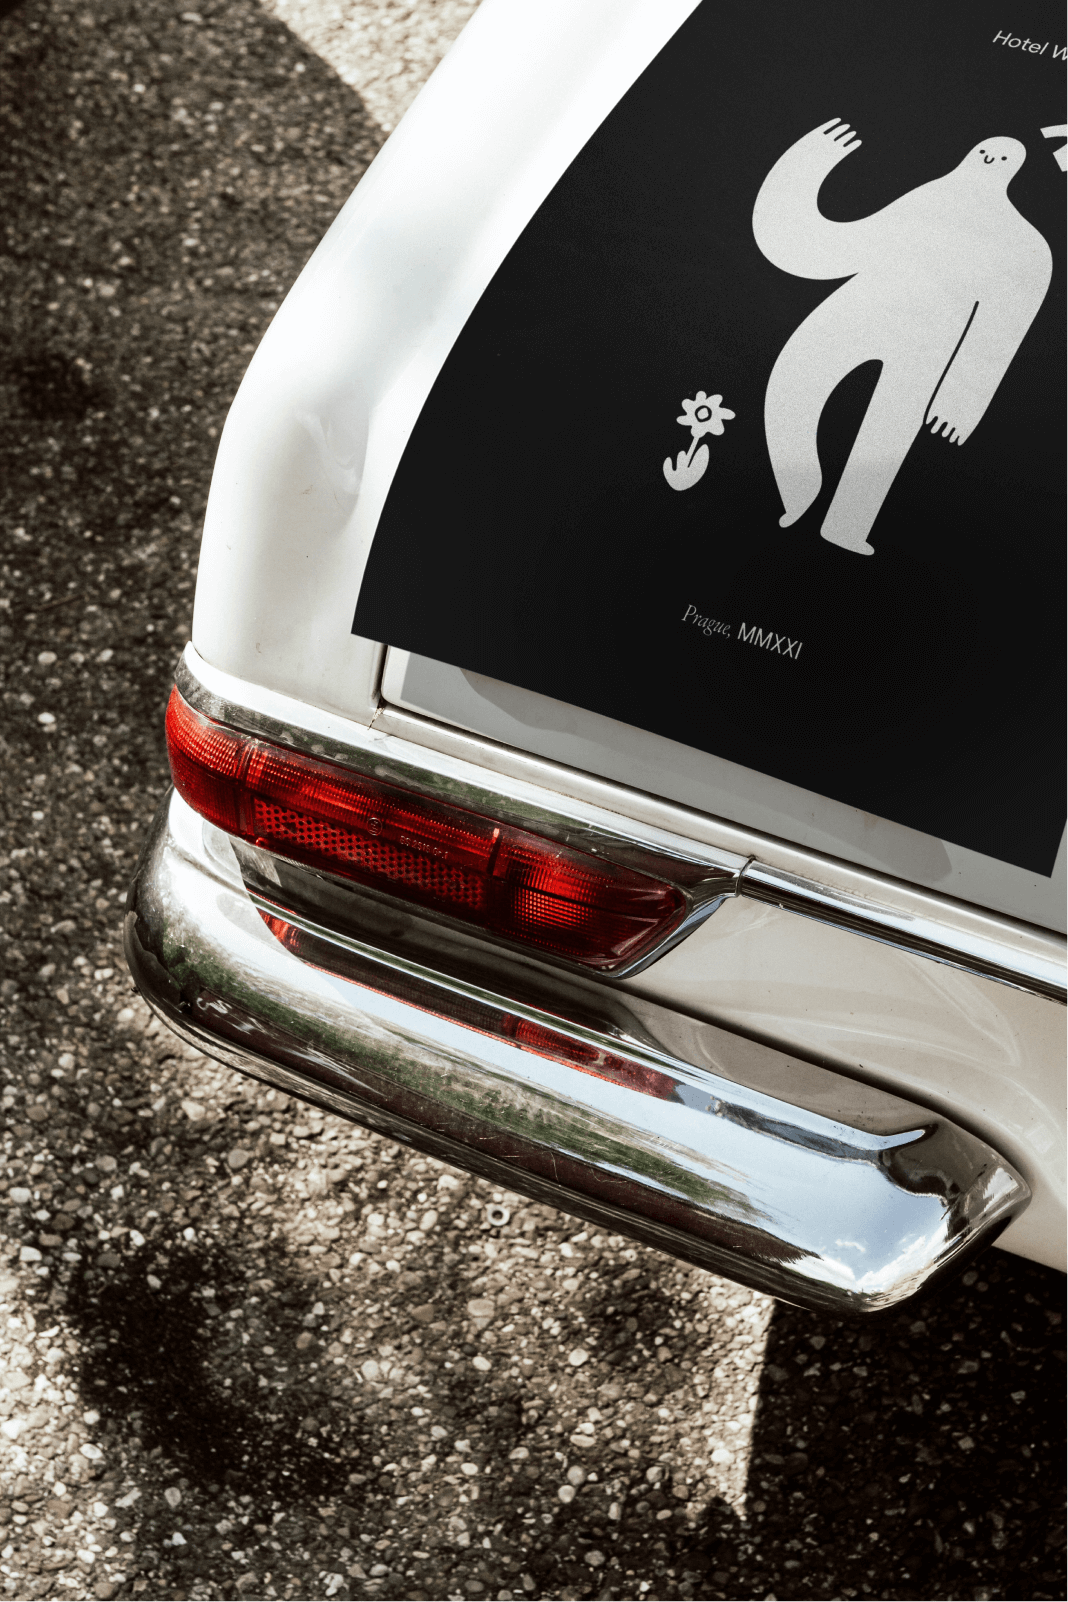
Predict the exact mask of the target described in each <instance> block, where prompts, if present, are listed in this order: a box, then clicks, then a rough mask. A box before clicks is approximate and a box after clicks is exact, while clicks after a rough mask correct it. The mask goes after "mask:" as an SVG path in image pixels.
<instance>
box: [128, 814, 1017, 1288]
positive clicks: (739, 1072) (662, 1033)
mask: <svg viewBox="0 0 1068 1602" xmlns="http://www.w3.org/2000/svg"><path fill="white" fill-rule="evenodd" d="M126 948H127V957H128V960H129V963H130V967H131V970H132V972H133V975H134V978H135V980H136V981H137V984H138V986H139V988H140V989H141V991H142V993H143V994H144V995H145V996H146V998H147V999H148V1001H149V1002H150V1003H151V1004H152V1006H153V1007H155V1008H156V1009H157V1011H159V1012H160V1013H161V1014H162V1015H163V1016H164V1017H165V1018H166V1019H167V1021H168V1022H169V1023H170V1024H171V1025H172V1026H173V1027H174V1028H176V1029H177V1030H178V1031H179V1032H180V1033H181V1034H183V1035H184V1036H185V1037H186V1038H187V1039H188V1040H190V1041H192V1042H194V1043H195V1044H196V1045H197V1046H198V1047H199V1048H200V1049H201V1050H203V1051H206V1052H209V1053H210V1054H211V1055H213V1056H215V1057H218V1058H220V1059H221V1060H222V1061H224V1062H227V1063H229V1064H230V1065H232V1066H233V1067H235V1068H238V1069H240V1070H242V1071H243V1072H246V1073H249V1074H252V1075H254V1076H256V1077H258V1078H260V1079H264V1080H267V1081H269V1082H270V1083H272V1084H276V1085H279V1086H281V1087H282V1088H284V1089H285V1090H287V1091H289V1092H291V1093H293V1094H296V1095H298V1096H301V1097H303V1098H305V1099H306V1100H308V1101H312V1102H315V1103H317V1104H318V1105H320V1106H322V1107H325V1108H328V1109H330V1110H331V1111H334V1112H336V1113H339V1114H341V1115H342V1116H344V1117H347V1118H351V1119H354V1120H355V1121H357V1122H359V1123H362V1124H366V1125H368V1126H369V1127H370V1128H372V1129H376V1130H379V1131H381V1132H383V1133H387V1134H389V1135H390V1136H391V1137H393V1138H394V1139H398V1140H402V1141H404V1142H406V1143H408V1144H410V1145H413V1146H416V1147H418V1148H420V1149H422V1150H425V1151H428V1152H431V1153H432V1154H434V1155H436V1156H439V1157H441V1158H443V1159H445V1160H446V1161H448V1162H452V1163H455V1164H457V1165H458V1166H461V1167H465V1168H469V1169H471V1170H473V1171H474V1172H476V1173H481V1174H483V1175H486V1176H487V1177H490V1178H492V1179H494V1180H497V1181H499V1182H502V1183H504V1184H506V1185H507V1186H509V1187H510V1188H512V1189H515V1190H520V1191H524V1192H526V1193H528V1194H531V1195H534V1196H537V1197H539V1198H540V1199H543V1200H547V1201H551V1202H552V1203H554V1204H555V1205H557V1206H559V1207H561V1208H563V1209H564V1210H565V1211H568V1212H572V1213H576V1214H578V1215H579V1216H580V1217H584V1218H587V1219H591V1220H593V1221H594V1222H597V1223H600V1224H602V1225H606V1226H608V1227H610V1228H612V1229H616V1230H619V1231H621V1232H623V1233H626V1234H629V1235H631V1236H633V1237H634V1238H636V1239H639V1240H642V1241H645V1242H647V1243H649V1244H651V1245H653V1246H657V1247H659V1248H661V1249H662V1250H664V1251H667V1252H670V1253H672V1254H674V1255H675V1256H678V1257H681V1258H684V1259H686V1260H688V1261H690V1262H693V1263H696V1264H698V1265H700V1266H702V1267H704V1268H709V1269H713V1270H715V1271H717V1272H719V1273H723V1274H726V1275H728V1276H730V1277H732V1278H735V1279H738V1280H741V1281H743V1282H745V1283H747V1284H750V1285H754V1286H756V1287H757V1288H759V1289H761V1290H765V1291H769V1292H771V1293H772V1294H774V1295H777V1296H781V1297H783V1298H785V1299H786V1300H787V1301H792V1302H796V1303H799V1304H801V1305H805V1306H810V1307H828V1308H833V1309H835V1310H838V1311H841V1312H847V1311H853V1312H874V1311H878V1310H879V1309H881V1308H885V1307H889V1306H892V1305H894V1304H896V1303H898V1302H901V1301H902V1300H904V1299H906V1298H908V1297H910V1296H913V1295H915V1294H916V1293H918V1292H919V1291H920V1290H922V1289H923V1288H924V1287H925V1286H928V1285H929V1284H930V1283H931V1282H932V1281H933V1280H934V1279H935V1278H937V1277H941V1276H943V1275H944V1274H945V1273H947V1272H948V1271H949V1270H950V1269H951V1268H955V1267H957V1266H959V1265H960V1263H961V1261H962V1259H963V1258H964V1257H966V1256H969V1255H971V1254H972V1253H973V1252H974V1251H975V1250H976V1249H977V1248H978V1247H979V1246H980V1245H981V1244H983V1243H985V1242H987V1241H989V1240H990V1239H991V1238H992V1237H993V1236H994V1235H995V1234H996V1233H998V1232H999V1231H1000V1230H1001V1229H1002V1228H1003V1227H1004V1226H1005V1224H1007V1223H1008V1222H1009V1220H1010V1219H1011V1218H1012V1217H1013V1216H1014V1215H1015V1214H1016V1213H1018V1212H1020V1211H1021V1210H1022V1208H1023V1207H1025V1206H1026V1204H1027V1202H1028V1200H1029V1196H1030V1192H1029V1191H1028V1188H1027V1186H1026V1184H1025V1183H1024V1181H1023V1180H1022V1179H1021V1178H1020V1176H1019V1175H1018V1174H1017V1173H1016V1172H1015V1170H1014V1169H1013V1168H1012V1167H1011V1166H1010V1165H1009V1164H1008V1163H1007V1162H1005V1161H1004V1159H1003V1158H1001V1157H999V1156H998V1154H997V1153H996V1152H994V1151H993V1150H992V1149H991V1148H990V1147H989V1146H987V1145H985V1144H984V1143H983V1142H982V1141H981V1140H979V1139H977V1138H976V1137H975V1136H973V1135H971V1134H970V1133H967V1132H965V1131H964V1130H962V1129H959V1128H957V1127H956V1126H955V1125H953V1124H951V1123H949V1122H948V1121H947V1120H946V1119H944V1118H942V1117H940V1116H939V1115H937V1114H935V1113H933V1112H930V1111H929V1110H927V1109H924V1108H921V1107H918V1106H916V1105H915V1104H913V1103H910V1102H907V1101H903V1100H900V1099H898V1098H897V1097H895V1096H892V1095H889V1094H888V1093H886V1092H885V1091H882V1090H880V1089H877V1088H874V1087H872V1086H869V1085H865V1084H862V1083H860V1082H858V1081H855V1080H851V1079H847V1078H846V1077H845V1076H843V1075H840V1074H835V1073H832V1072H830V1071H828V1070H826V1069H822V1068H818V1067H815V1066H813V1065H812V1064H810V1063H806V1062H802V1061H799V1060H797V1059H794V1058H791V1057H789V1056H787V1055H786V1054H785V1053H783V1052H780V1051H777V1050H774V1049H772V1048H771V1047H768V1046H764V1045H759V1044H757V1043H755V1042H753V1041H751V1040H747V1039H744V1038H742V1037H740V1036H737V1035H732V1034H730V1033H729V1032H727V1031H725V1030H722V1029H718V1028H716V1027H714V1026H713V1025H710V1024H706V1023H702V1022H698V1021H696V1020H693V1019H690V1018H682V1017H680V1016H678V1015H676V1014H674V1013H670V1012H668V1011H667V1010H666V1009H664V1008H662V1007H658V1006H656V1005H654V1004H652V1003H649V1002H645V1001H634V1000H633V999H632V998H631V997H629V996H626V995H622V994H621V993H620V992H619V991H617V990H613V989H612V987H611V986H604V985H602V984H599V983H598V982H597V981H589V983H588V985H587V986H586V987H585V990H586V993H585V994H584V995H582V996H581V997H580V998H579V1000H580V1004H576V1002H575V997H576V994H577V992H576V991H575V987H574V985H572V987H571V989H570V991H569V992H567V993H566V994H567V997H568V999H567V1000H566V1003H565V1004H564V1005H563V1006H562V1007H560V1008H559V1010H558V1004H557V1002H556V1000H555V999H554V1000H553V1001H551V1002H550V1003H549V1004H545V1003H544V1002H542V1003H540V1004H537V1005H535V1004H532V1003H531V1001H530V995H531V993H532V992H531V990H530V988H529V986H528V987H527V988H526V989H525V990H524V989H523V987H521V986H520V987H518V993H517V990H516V988H515V987H513V989H512V990H511V991H508V990H507V989H502V988H501V985H500V983H499V979H500V975H499V974H495V971H494V969H493V967H492V966H491V965H490V964H487V967H486V973H487V974H489V975H490V979H489V981H488V982H486V983H482V982H480V979H479V976H478V975H475V976H473V975H472V970H471V966H470V963H468V965H467V968H466V970H465V971H464V973H463V976H462V977H460V976H458V974H457V973H456V972H455V971H453V972H451V973H446V972H442V971H438V970H437V969H435V968H432V967H430V966H428V965H427V964H426V961H425V959H424V960H420V961H413V960H412V959H411V958H410V957H407V956H403V955H398V954H397V952H396V951H395V950H387V949H383V948H379V947H377V946H375V945H372V944H369V943H367V942H366V941H364V940H360V939H356V938H354V937H353V936H352V935H345V934H342V933H339V932H338V931H337V930H336V929H331V928H327V927H324V926H322V925H320V924H318V923H316V922H314V921H312V920H311V919H309V917H308V916H307V915H306V913H297V912H294V911H293V910H292V909H291V908H287V907H286V906H284V905H280V904H276V903H273V902H272V901H271V900H270V899H269V898H268V896H267V895H265V894H264V891H263V888H262V885H261V886H260V887H259V888H257V889H256V890H254V891H253V892H250V890H249V888H248V887H247V886H246V883H245V882H244V880H243V878H242V874H241V870H240V867H239V864H238V861H237V858H236V856H235V854H234V851H233V849H232V847H231V844H230V841H229V839H228V837H227V836H226V835H223V834H220V833H219V831H217V830H215V829H213V828H211V827H210V826H209V825H206V824H205V823H204V822H203V821H202V820H201V819H200V818H198V817H197V816H196V815H195V814H194V813H193V812H191V811H190V809H189V808H188V807H187V806H186V805H185V804H184V803H183V802H182V801H181V800H180V798H178V797H177V796H175V795H173V794H172V795H171V796H170V797H169V798H168V799H167V801H165V803H164V805H163V807H162V808H161V810H160V812H159V814H158V815H157V818H156V821H155V824H154V826H153V831H152V835H151V838H150V839H149V841H148V843H147V844H146V847H145V850H144V853H143V855H142V858H141V862H140V864H139V867H138V871H137V877H136V879H135V882H134V885H133V887H132V889H131V892H130V898H129V902H128V909H127V917H126Z"/></svg>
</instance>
